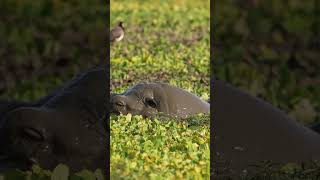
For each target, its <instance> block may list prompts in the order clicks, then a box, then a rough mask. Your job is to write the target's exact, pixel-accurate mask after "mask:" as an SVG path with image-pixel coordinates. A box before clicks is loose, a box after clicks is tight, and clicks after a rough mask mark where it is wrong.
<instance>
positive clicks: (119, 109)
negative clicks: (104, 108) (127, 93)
mask: <svg viewBox="0 0 320 180" xmlns="http://www.w3.org/2000/svg"><path fill="white" fill-rule="evenodd" d="M111 112H112V113H115V114H127V103H126V101H125V97H123V96H122V95H113V96H112V97H111Z"/></svg>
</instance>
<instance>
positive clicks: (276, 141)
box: [212, 81, 320, 177]
mask: <svg viewBox="0 0 320 180" xmlns="http://www.w3.org/2000/svg"><path fill="white" fill-rule="evenodd" d="M213 89H214V94H213V95H214V97H213V98H212V99H213V101H212V106H213V112H212V113H213V124H214V131H213V133H214V135H215V138H214V139H213V140H212V142H213V151H212V152H214V159H213V162H214V163H216V164H215V168H217V171H220V170H221V169H224V168H227V169H228V171H230V173H231V174H233V175H235V176H236V177H237V176H238V175H239V173H241V172H248V169H249V168H250V167H249V166H250V165H255V164H257V162H258V161H274V162H277V163H279V162H301V161H311V160H320V135H319V134H318V133H317V132H316V131H313V130H311V129H310V128H307V127H306V126H304V125H302V124H300V123H298V122H297V121H295V120H293V119H291V118H289V117H288V116H287V115H286V114H285V113H284V112H282V111H280V110H279V109H277V108H275V107H273V106H272V105H271V104H269V103H267V102H264V101H262V100H260V99H258V98H255V97H253V96H250V95H249V94H247V93H244V92H242V91H240V90H239V89H237V88H234V87H232V86H230V85H228V84H226V83H224V82H221V81H215V82H214V88H213ZM313 129H315V128H313ZM315 130H316V129H315ZM220 163H221V164H220ZM219 169H220V170H219ZM218 173H219V172H218ZM220 173H221V172H220Z"/></svg>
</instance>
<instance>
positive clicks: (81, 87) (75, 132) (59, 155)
mask: <svg viewBox="0 0 320 180" xmlns="http://www.w3.org/2000/svg"><path fill="white" fill-rule="evenodd" d="M106 75H107V74H106V71H105V70H104V69H94V70H90V71H87V72H85V73H82V74H80V75H78V76H76V77H75V78H73V79H72V80H71V81H69V82H68V83H66V84H65V85H64V86H62V87H60V88H58V89H57V90H56V91H54V92H52V93H51V94H49V95H48V96H45V97H43V98H40V99H39V100H38V101H35V102H30V103H24V102H17V101H12V102H10V101H2V105H3V106H1V107H3V108H2V111H1V112H2V115H3V117H2V120H1V121H2V123H1V127H0V133H1V134H0V147H1V149H0V157H1V158H0V164H1V168H2V169H5V168H19V169H29V168H30V167H31V166H32V164H35V163H37V164H39V165H40V166H41V167H42V168H45V169H52V168H54V167H55V166H57V165H58V164H59V163H64V164H66V165H68V166H69V168H70V170H71V171H72V172H75V171H79V170H82V169H90V170H95V169H97V168H101V169H102V168H104V167H105V162H106V160H107V153H106V151H107V148H106V147H107V137H108V132H107V130H106V127H107V123H106V120H105V115H106V110H107V99H106V97H107V90H106V87H107V84H106V83H107V82H106ZM6 103H7V105H8V106H6V105H5V104H6ZM5 111H8V112H5Z"/></svg>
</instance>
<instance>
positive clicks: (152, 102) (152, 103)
mask: <svg viewBox="0 0 320 180" xmlns="http://www.w3.org/2000/svg"><path fill="white" fill-rule="evenodd" d="M144 101H145V103H146V104H147V105H148V106H150V107H152V108H156V107H157V102H156V101H155V100H154V99H153V98H146V99H145V100H144Z"/></svg>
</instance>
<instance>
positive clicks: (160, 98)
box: [111, 83, 169, 117]
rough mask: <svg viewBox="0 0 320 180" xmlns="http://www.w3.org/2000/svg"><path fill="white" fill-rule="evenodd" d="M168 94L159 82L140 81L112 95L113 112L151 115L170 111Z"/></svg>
mask: <svg viewBox="0 0 320 180" xmlns="http://www.w3.org/2000/svg"><path fill="white" fill-rule="evenodd" d="M166 98H167V95H166V92H165V91H164V89H163V88H162V87H161V85H159V84H149V83H140V84H138V85H136V86H134V87H133V88H131V89H129V90H127V91H126V92H124V93H122V94H112V95H111V112H112V113H115V114H128V113H131V114H132V115H142V116H144V117H149V116H151V115H153V114H154V113H157V112H164V113H168V112H169V109H168V105H167V103H166V101H167V99H166Z"/></svg>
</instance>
